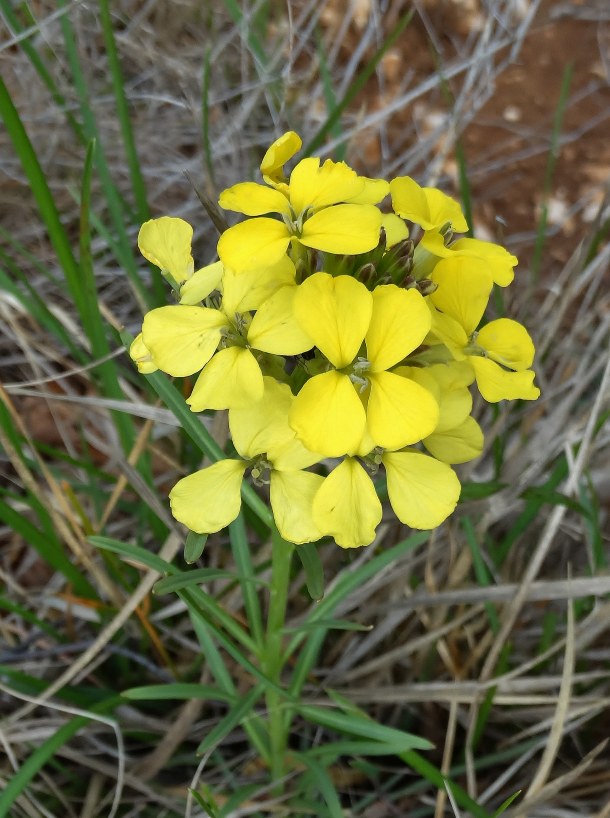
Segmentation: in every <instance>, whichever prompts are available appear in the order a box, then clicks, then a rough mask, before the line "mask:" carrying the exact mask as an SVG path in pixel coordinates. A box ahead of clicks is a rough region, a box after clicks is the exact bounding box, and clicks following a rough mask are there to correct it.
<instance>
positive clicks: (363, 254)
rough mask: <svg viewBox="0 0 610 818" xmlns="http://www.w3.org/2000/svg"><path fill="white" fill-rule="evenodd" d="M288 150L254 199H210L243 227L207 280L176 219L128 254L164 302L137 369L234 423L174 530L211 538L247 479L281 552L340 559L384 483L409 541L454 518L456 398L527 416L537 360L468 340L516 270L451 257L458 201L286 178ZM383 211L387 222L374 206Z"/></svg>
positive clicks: (348, 177)
mask: <svg viewBox="0 0 610 818" xmlns="http://www.w3.org/2000/svg"><path fill="white" fill-rule="evenodd" d="M300 147H301V140H300V139H299V137H298V136H297V134H295V133H293V132H289V133H286V134H284V136H282V137H281V138H280V139H278V140H277V141H276V142H275V143H274V144H273V145H272V146H271V147H270V148H269V150H268V151H267V153H266V154H265V156H264V158H263V161H262V163H261V168H260V169H261V174H262V178H263V181H264V184H257V183H254V182H243V183H241V184H237V185H234V186H233V187H231V188H229V189H227V190H225V191H223V193H222V194H221V196H220V205H221V207H223V208H224V209H227V210H232V211H236V212H238V213H241V214H243V215H245V216H246V217H248V218H246V219H245V220H243V221H241V222H239V223H238V224H236V225H235V226H233V227H230V228H228V229H227V230H225V231H224V233H223V234H222V235H221V237H220V240H219V242H218V256H219V261H216V262H214V263H213V264H210V265H208V266H206V267H202V268H201V269H198V270H196V271H195V270H194V263H193V257H192V255H191V242H192V237H193V230H192V228H191V226H190V225H188V224H187V223H186V222H184V221H183V220H181V219H178V218H172V217H168V216H164V217H162V218H159V219H153V220H151V221H149V222H146V223H145V224H144V225H143V226H142V228H141V230H140V234H139V237H138V244H139V247H140V250H141V252H142V254H143V255H144V256H145V258H146V259H148V260H149V261H150V262H152V263H153V264H155V265H157V266H158V267H159V268H160V269H161V271H162V273H163V274H164V276H165V277H166V279H167V280H168V281H169V282H170V284H171V286H172V288H173V290H174V292H175V294H176V298H177V300H178V303H177V304H175V305H172V306H165V307H159V308H157V309H153V310H151V311H150V312H149V313H148V314H147V315H146V316H145V318H144V322H143V325H142V332H141V334H140V335H139V336H138V337H137V338H136V340H135V341H134V343H133V345H132V347H131V356H132V358H133V359H134V361H135V362H136V364H137V365H138V368H139V369H140V371H141V372H144V373H147V372H152V371H154V370H155V369H160V370H162V371H163V372H166V373H167V374H169V375H173V376H176V377H184V376H193V375H197V378H196V380H195V383H194V387H193V389H192V392H191V394H190V396H189V398H188V401H187V402H188V405H189V406H190V408H191V409H192V411H194V412H203V411H206V410H214V409H217V410H220V409H227V410H228V419H229V429H230V433H231V439H232V443H233V446H234V448H235V453H236V454H235V456H234V457H228V458H227V459H225V460H221V461H219V462H217V463H215V464H213V465H211V466H208V467H207V468H204V469H201V470H200V471H198V472H196V473H194V474H192V475H189V476H188V477H185V478H183V479H182V480H180V481H179V482H178V483H177V484H176V485H175V486H174V488H173V489H172V491H171V493H170V501H171V508H172V513H173V514H174V516H175V517H176V519H178V520H179V521H181V522H182V523H184V524H185V525H186V526H188V528H190V529H191V530H192V531H195V532H198V533H211V532H214V531H218V530H220V529H221V528H223V527H225V526H226V525H228V524H229V523H230V522H231V521H232V520H234V519H235V517H236V516H237V515H238V513H239V509H240V503H241V499H240V488H241V482H242V479H243V478H244V475H245V474H246V473H249V475H250V477H251V479H252V480H253V481H254V483H255V484H256V485H259V486H263V485H265V486H268V491H269V500H270V503H271V507H272V510H273V515H274V518H275V521H276V524H277V527H278V529H279V531H280V534H281V535H282V537H284V538H285V539H286V540H289V541H291V542H294V543H304V542H311V541H316V540H318V539H320V538H321V537H325V536H330V537H332V538H334V540H335V541H336V542H337V543H338V544H339V545H340V546H343V547H346V548H350V547H355V546H360V545H365V544H368V543H370V542H372V541H373V539H374V537H375V530H376V528H377V526H378V524H379V522H380V521H381V518H382V504H381V501H380V499H379V496H378V487H379V482H378V478H381V477H382V476H383V473H385V478H386V480H387V494H388V497H389V501H390V504H391V506H392V509H393V511H394V513H395V515H396V516H397V517H398V519H399V520H400V521H401V522H403V523H404V524H406V525H408V526H411V527H412V528H419V529H430V528H434V527H436V526H437V525H439V524H440V523H441V522H442V521H443V520H444V519H445V518H446V517H447V516H448V515H449V514H451V512H452V511H453V510H454V508H455V506H456V504H457V501H458V497H459V494H460V483H459V481H458V478H457V476H456V474H455V471H454V470H453V468H452V466H453V465H455V464H458V463H464V462H466V461H468V460H471V459H473V458H475V457H477V455H479V454H480V452H481V451H482V448H483V434H482V432H481V429H480V427H479V425H478V424H477V422H476V421H475V420H474V418H473V417H472V416H471V411H472V396H471V393H470V389H469V387H470V386H471V385H472V384H474V383H475V382H476V386H477V388H478V390H479V392H480V394H481V395H482V397H483V398H484V399H485V400H487V401H490V402H496V401H500V400H504V399H516V398H520V399H525V400H534V399H535V398H537V397H538V395H539V390H538V388H537V387H536V386H534V383H533V381H534V372H533V371H532V369H531V365H532V362H533V358H534V346H533V343H532V340H531V338H530V336H529V335H528V333H527V331H526V330H525V328H524V327H523V326H521V324H518V323H517V322H516V321H512V320H511V319H508V318H500V319H497V320H494V321H490V322H489V323H483V324H482V321H483V315H484V313H485V309H486V307H487V303H488V299H489V296H490V294H491V292H492V288H493V286H494V284H496V285H498V286H500V287H505V286H506V285H508V284H509V283H510V282H511V280H512V278H513V267H514V266H515V264H516V263H517V259H516V258H515V257H514V256H513V255H511V254H510V253H508V252H507V251H506V250H505V249H503V248H502V247H500V246H499V245H497V244H493V243H491V242H484V241H479V240H477V239H471V238H460V239H457V240H454V234H455V233H464V232H466V231H467V229H468V225H467V223H466V220H465V218H464V216H463V214H462V212H461V209H460V206H459V204H458V203H457V202H456V201H454V200H453V199H451V198H450V197H449V196H447V195H445V194H444V193H442V192H441V191H440V190H437V189H435V188H426V187H420V186H419V185H418V184H417V183H416V182H415V181H414V180H413V179H410V178H409V177H399V178H396V179H394V180H392V181H391V182H390V183H389V184H388V183H387V182H386V181H384V180H380V179H369V178H366V177H363V176H359V175H358V174H357V173H356V172H355V171H354V170H352V169H351V168H350V167H348V166H347V165H346V164H345V163H344V162H333V161H331V160H330V159H328V160H326V161H325V162H324V163H323V164H321V163H320V160H319V159H317V158H305V159H301V161H299V162H298V163H297V164H296V165H295V167H294V169H293V170H292V173H290V175H289V176H287V175H286V174H285V171H284V165H285V164H286V163H287V162H288V161H289V160H290V159H292V157H293V156H294V155H295V154H296V153H297V152H298V150H299V149H300ZM388 196H389V197H390V199H391V206H392V211H393V212H383V211H382V210H381V209H380V207H379V205H380V203H381V202H382V201H383V200H384V199H386V198H387V197H388ZM409 231H412V232H413V231H415V232H416V233H417V235H418V236H419V240H418V241H417V243H416V242H415V241H414V240H413V238H411V237H410V232H409Z"/></svg>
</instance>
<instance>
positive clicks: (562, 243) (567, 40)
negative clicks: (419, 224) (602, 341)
mask: <svg viewBox="0 0 610 818" xmlns="http://www.w3.org/2000/svg"><path fill="white" fill-rule="evenodd" d="M362 5H363V6H367V5H368V4H367V3H366V2H363V3H362ZM515 5H518V4H515ZM521 5H522V6H523V9H522V14H525V13H526V12H527V11H528V8H529V6H530V5H531V4H530V3H528V2H524V3H522V4H521ZM329 6H331V7H333V8H334V9H335V15H334V16H333V15H332V14H330V13H327V15H326V18H325V19H326V22H327V23H329V24H330V26H331V27H332V25H333V24H334V23H335V18H336V19H337V20H338V19H340V12H341V8H342V4H341V2H337V3H331V4H329ZM403 6H404V4H402V3H396V4H391V9H392V11H394V12H395V14H394V15H392V13H390V14H389V15H388V21H387V23H386V29H387V30H390V29H391V26H392V25H393V24H394V23H395V20H396V17H397V14H398V12H399V11H400V12H402V10H403V9H401V8H399V7H403ZM418 7H419V9H420V10H421V12H422V15H418V14H415V15H414V17H413V20H412V21H411V23H410V25H409V26H408V28H407V29H406V31H405V32H404V34H403V35H402V36H401V38H400V40H399V42H398V43H397V44H396V45H395V46H394V47H393V49H392V50H391V51H390V52H389V53H388V54H386V56H385V58H384V60H383V63H382V66H383V74H384V88H383V90H382V93H381V94H380V89H379V86H378V85H376V87H375V88H373V87H372V85H370V86H369V87H368V88H367V92H366V97H367V99H366V105H367V109H368V110H369V111H370V110H375V109H378V108H381V107H382V106H383V105H384V104H386V103H387V102H388V100H391V99H392V97H393V96H394V95H396V94H398V89H399V87H401V83H402V82H403V80H404V77H405V76H406V74H407V72H412V75H413V79H412V82H411V84H412V85H415V84H416V83H417V82H419V81H423V80H424V79H425V78H426V77H429V76H431V75H433V74H434V73H435V72H437V71H438V66H439V65H441V66H444V65H446V64H447V63H448V62H449V61H451V60H452V59H454V58H456V57H459V56H464V55H465V54H468V53H471V49H472V41H473V37H475V36H476V32H477V30H478V29H480V26H481V25H482V23H483V22H484V19H485V18H484V16H483V15H482V9H481V4H480V3H479V2H478V0H427V2H424V3H420V4H418ZM521 19H522V18H521ZM605 20H608V22H605ZM517 22H519V21H518V20H516V22H515V24H517ZM358 36H359V32H358V31H357V25H354V26H353V30H352V31H351V39H350V38H349V37H348V38H347V39H346V42H345V46H344V47H345V52H346V56H347V54H348V53H349V52H350V51H351V50H352V49H353V47H354V46H355V44H356V42H357V39H358ZM469 43H470V45H469ZM508 55H509V52H508V49H505V50H504V51H501V52H499V53H498V55H497V56H496V58H495V59H496V66H499V65H501V64H502V63H503V62H505V61H507V59H508ZM569 66H571V71H572V75H571V80H570V82H569V88H568V95H567V104H566V106H565V112H564V115H563V117H562V121H561V127H560V129H559V130H558V135H559V142H558V145H559V148H558V151H557V152H556V157H557V161H556V164H555V168H554V172H553V174H552V176H551V178H550V183H549V187H548V196H547V198H546V203H547V225H548V235H549V241H548V242H547V245H546V250H545V256H544V261H545V264H548V263H550V262H555V263H557V264H563V263H565V262H566V260H567V259H568V258H569V257H570V255H571V254H572V252H573V250H574V249H575V247H576V245H577V244H578V242H579V241H580V239H581V237H582V236H583V234H584V233H585V231H586V230H587V229H588V228H589V227H590V225H591V223H592V222H593V221H594V220H595V218H596V216H597V215H598V210H599V207H600V205H601V204H602V202H603V199H604V193H605V190H606V185H607V183H608V180H609V179H610V140H609V139H608V133H609V124H608V119H610V84H609V83H610V7H608V6H607V5H604V2H603V0H602V2H597V3H596V2H595V0H573V1H572V2H552V0H545V1H544V2H543V3H542V4H541V6H540V8H539V9H538V11H537V14H536V16H535V18H534V20H533V23H532V25H531V26H530V28H529V31H528V34H527V36H526V37H525V38H524V41H523V43H522V46H521V48H520V50H519V51H518V53H517V54H516V55H515V57H514V59H513V60H511V61H510V62H509V64H508V65H507V66H506V67H504V68H500V69H498V70H497V71H493V72H491V73H490V80H489V81H490V82H493V83H494V85H493V86H492V87H487V88H478V89H477V90H476V91H475V95H476V94H477V93H478V94H479V96H480V97H488V99H487V101H486V102H485V104H484V105H483V106H482V107H481V108H480V110H478V112H477V113H476V115H475V116H474V118H472V119H471V120H470V121H469V124H467V126H466V127H465V129H464V130H463V132H462V143H463V147H464V153H465V158H466V163H467V167H468V176H469V180H470V184H471V188H472V200H473V203H474V225H475V231H476V233H477V235H478V236H479V237H480V238H487V239H495V240H498V241H503V242H504V243H507V244H508V245H509V246H510V247H511V249H512V250H513V251H515V252H517V254H518V255H519V256H520V258H521V261H522V262H526V263H527V262H528V260H530V259H531V257H532V248H533V246H534V243H535V237H536V232H537V226H538V224H539V221H540V218H541V212H542V205H543V203H544V201H545V195H544V191H545V178H546V175H547V172H548V171H547V166H548V164H549V155H550V151H551V146H552V140H553V132H554V127H555V126H554V123H555V121H556V119H557V118H558V110H559V108H560V100H561V89H562V84H563V83H564V82H567V77H566V74H567V72H568V71H569V70H570V68H569ZM448 88H449V89H450V92H449V95H447V94H445V97H443V95H442V94H441V92H440V91H439V90H435V91H433V92H431V93H430V94H429V95H427V96H426V97H425V98H424V99H422V100H420V101H418V102H416V103H414V104H413V105H409V106H408V107H405V108H403V109H401V110H400V111H398V112H397V113H395V114H394V115H392V118H391V120H390V122H389V127H388V134H389V137H390V141H391V143H393V147H394V149H395V150H394V153H395V154H397V155H399V154H398V151H399V150H401V149H403V148H402V146H403V145H405V147H406V148H407V149H408V148H410V147H412V146H413V143H414V142H415V141H416V140H417V138H418V135H421V134H424V135H425V134H426V133H427V132H429V131H430V130H431V129H432V127H433V125H434V123H435V122H436V123H438V121H439V117H441V116H443V115H446V113H447V112H448V111H449V110H450V107H451V104H452V103H451V100H450V99H449V98H448V97H449V96H453V97H457V96H459V93H460V90H461V79H453V80H450V81H449V83H448ZM360 101H361V100H360ZM405 134H407V135H408V136H407V137H406V138H405ZM442 149H443V140H442V139H440V140H439V143H438V145H437V150H438V151H439V152H440V151H442ZM379 156H380V148H379V139H378V135H377V134H376V133H374V134H371V135H370V137H369V141H368V142H367V144H366V146H365V148H364V157H365V164H367V165H369V167H371V166H374V165H375V164H376V163H379ZM356 161H357V160H356ZM427 170H428V168H427V167H426V166H425V161H424V164H422V165H421V166H420V167H419V168H417V169H416V170H415V171H414V175H416V176H419V175H420V174H421V177H422V178H425V174H426V172H427ZM443 177H445V178H443ZM440 184H441V185H442V186H444V187H446V188H447V189H448V190H450V189H451V187H453V192H454V193H457V189H458V185H457V164H456V161H455V158H454V156H453V154H452V152H451V153H449V155H448V157H447V159H446V160H445V161H444V162H443V164H442V168H441V179H440Z"/></svg>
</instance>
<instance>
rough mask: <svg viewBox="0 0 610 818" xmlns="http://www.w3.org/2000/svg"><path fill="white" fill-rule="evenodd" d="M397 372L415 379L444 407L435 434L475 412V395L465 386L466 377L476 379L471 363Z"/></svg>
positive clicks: (470, 380)
mask: <svg viewBox="0 0 610 818" xmlns="http://www.w3.org/2000/svg"><path fill="white" fill-rule="evenodd" d="M453 367H459V370H458V371H455V372H453V371H452V368H453ZM394 371H395V372H396V374H398V375H403V376H405V377H407V378H411V379H412V380H414V381H416V382H417V383H418V384H420V386H423V387H424V388H425V389H427V390H428V391H429V392H431V393H432V394H433V395H434V397H435V399H436V401H437V403H438V405H439V410H440V413H439V417H438V423H437V424H436V428H435V430H434V432H435V434H438V433H441V432H445V431H447V430H448V429H453V428H455V427H456V426H459V425H460V424H461V423H463V421H464V420H465V419H466V418H467V417H468V415H469V414H470V412H471V411H472V395H471V394H470V391H469V390H468V388H467V387H466V386H463V385H462V383H463V381H464V380H467V382H468V383H472V381H473V380H474V371H473V369H472V367H471V366H469V365H468V364H466V366H463V365H462V364H461V363H457V362H453V363H452V364H436V365H435V366H427V367H424V368H418V367H415V366H413V367H398V369H395V370H394ZM456 462H457V461H456Z"/></svg>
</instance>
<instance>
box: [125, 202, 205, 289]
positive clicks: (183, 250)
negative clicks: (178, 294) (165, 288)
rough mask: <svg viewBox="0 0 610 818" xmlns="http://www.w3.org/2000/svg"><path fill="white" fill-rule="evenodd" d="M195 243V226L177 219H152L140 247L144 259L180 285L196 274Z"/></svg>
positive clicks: (142, 231)
mask: <svg viewBox="0 0 610 818" xmlns="http://www.w3.org/2000/svg"><path fill="white" fill-rule="evenodd" d="M192 243H193V228H192V227H191V225H190V224H189V223H188V222H185V221H184V219H177V218H174V217H173V216H161V218H160V219H150V221H147V222H144V224H143V225H142V227H141V228H140V232H139V233H138V247H139V248H140V252H141V253H142V255H143V256H144V258H145V259H146V260H147V261H150V263H151V264H155V265H156V266H157V267H159V268H160V269H161V271H162V272H166V273H169V274H170V275H171V277H172V278H173V279H174V281H175V282H176V283H177V284H181V283H182V282H183V281H186V279H187V278H189V277H190V276H191V274H192V272H193V257H192V255H191V245H192Z"/></svg>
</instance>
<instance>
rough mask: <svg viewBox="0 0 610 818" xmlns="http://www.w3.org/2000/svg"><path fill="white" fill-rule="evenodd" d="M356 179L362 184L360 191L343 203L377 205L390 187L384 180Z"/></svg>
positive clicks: (365, 177)
mask: <svg viewBox="0 0 610 818" xmlns="http://www.w3.org/2000/svg"><path fill="white" fill-rule="evenodd" d="M358 178H359V179H361V180H362V181H363V182H364V187H363V188H362V191H361V192H360V193H358V194H357V195H356V196H352V197H351V198H349V199H344V200H343V201H345V202H349V203H350V204H379V202H380V201H381V200H382V199H385V197H386V196H387V195H388V193H389V192H390V186H389V184H388V183H387V182H386V180H385V179H369V177H368V176H359V177H358ZM392 215H394V214H392ZM388 246H389V245H388Z"/></svg>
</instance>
